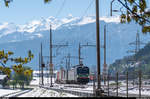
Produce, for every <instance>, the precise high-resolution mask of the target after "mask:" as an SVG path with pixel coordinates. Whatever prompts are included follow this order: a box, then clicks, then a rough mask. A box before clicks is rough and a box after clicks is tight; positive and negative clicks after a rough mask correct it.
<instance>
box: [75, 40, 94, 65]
mask: <svg viewBox="0 0 150 99" xmlns="http://www.w3.org/2000/svg"><path fill="white" fill-rule="evenodd" d="M83 47H95V45H89V44H88V43H87V44H85V45H81V44H80V43H79V49H78V55H79V65H81V64H82V61H81V59H82V58H81V48H83Z"/></svg>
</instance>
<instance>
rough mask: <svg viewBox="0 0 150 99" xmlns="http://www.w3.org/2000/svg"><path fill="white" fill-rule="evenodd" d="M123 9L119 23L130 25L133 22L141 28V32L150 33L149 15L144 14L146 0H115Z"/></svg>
mask: <svg viewBox="0 0 150 99" xmlns="http://www.w3.org/2000/svg"><path fill="white" fill-rule="evenodd" d="M117 1H118V2H119V3H120V4H121V5H122V6H123V7H124V9H122V11H121V12H122V14H121V16H120V17H121V23H126V22H128V23H130V22H131V21H132V20H134V21H135V22H136V23H138V24H139V25H141V26H142V32H143V33H147V32H150V13H146V10H147V3H148V2H147V1H146V0H117Z"/></svg>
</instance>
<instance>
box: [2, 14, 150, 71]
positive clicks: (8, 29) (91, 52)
mask: <svg viewBox="0 0 150 99" xmlns="http://www.w3.org/2000/svg"><path fill="white" fill-rule="evenodd" d="M119 22H120V19H119V17H101V18H100V39H101V66H102V64H103V32H104V29H103V28H104V25H106V26H107V34H106V35H107V36H106V38H107V41H106V42H107V45H106V47H107V64H108V65H109V64H111V63H113V62H114V61H115V60H116V59H120V58H122V57H124V56H126V55H130V54H132V53H130V54H129V53H126V51H127V50H132V49H134V48H135V47H134V46H129V45H128V44H129V43H130V42H133V41H135V40H136V33H137V31H139V32H140V30H141V27H140V26H139V25H137V24H135V23H134V22H131V23H130V24H128V23H126V24H121V23H119ZM50 24H51V26H52V36H53V44H54V45H58V44H60V45H62V44H66V42H68V44H69V46H68V47H57V48H55V47H54V48H53V55H54V56H55V57H54V59H53V62H54V66H55V68H59V67H61V66H65V58H64V56H67V55H68V53H70V54H71V55H72V56H78V44H79V42H80V43H81V45H85V44H87V42H88V44H92V45H96V23H95V16H85V17H73V16H72V15H68V16H67V17H66V18H62V19H57V18H55V17H52V16H51V17H48V18H41V19H40V20H33V21H31V22H28V23H26V24H23V25H18V24H15V23H8V22H5V23H0V46H1V47H0V50H2V49H4V50H6V51H9V50H10V51H13V52H14V53H15V54H14V56H22V57H25V56H27V51H28V50H31V51H32V52H33V54H34V56H35V57H34V59H33V60H32V61H31V63H29V64H27V65H29V66H30V67H32V68H33V69H35V70H37V69H38V64H39V62H38V60H39V58H38V55H39V52H40V44H41V42H42V44H43V56H49V31H50ZM149 39H150V36H149V35H148V34H147V35H143V34H142V33H141V32H140V40H142V41H143V42H145V43H147V42H149ZM142 47H144V46H141V48H142ZM81 52H82V53H81V57H82V58H83V63H84V64H85V65H87V66H89V67H91V68H92V69H94V67H95V66H96V47H82V49H81ZM48 60H49V59H48V58H46V57H45V58H44V62H45V63H47V61H48ZM71 64H72V65H75V64H78V59H77V58H74V59H71Z"/></svg>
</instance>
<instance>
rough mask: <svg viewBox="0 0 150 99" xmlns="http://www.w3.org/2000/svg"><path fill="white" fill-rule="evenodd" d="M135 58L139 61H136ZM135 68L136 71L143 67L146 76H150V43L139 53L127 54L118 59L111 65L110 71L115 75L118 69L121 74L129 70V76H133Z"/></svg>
mask: <svg viewBox="0 0 150 99" xmlns="http://www.w3.org/2000/svg"><path fill="white" fill-rule="evenodd" d="M135 59H136V60H137V61H135ZM134 69H135V72H136V73H138V71H139V69H141V70H142V74H143V75H145V78H150V76H149V75H150V43H148V44H147V45H146V46H144V48H142V49H140V50H139V52H138V53H137V54H135V55H130V56H125V57H124V58H123V59H118V60H116V61H115V62H114V63H112V64H111V65H110V67H109V73H111V75H114V74H115V73H116V70H118V71H119V73H120V74H125V73H126V71H127V70H128V71H129V76H131V75H132V74H133V72H134ZM136 76H137V75H136Z"/></svg>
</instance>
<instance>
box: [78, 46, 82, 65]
mask: <svg viewBox="0 0 150 99" xmlns="http://www.w3.org/2000/svg"><path fill="white" fill-rule="evenodd" d="M78 53H79V65H80V64H81V57H80V55H81V45H80V43H79V51H78Z"/></svg>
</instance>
